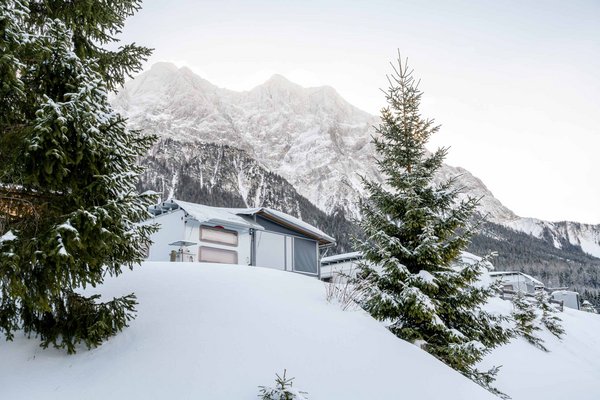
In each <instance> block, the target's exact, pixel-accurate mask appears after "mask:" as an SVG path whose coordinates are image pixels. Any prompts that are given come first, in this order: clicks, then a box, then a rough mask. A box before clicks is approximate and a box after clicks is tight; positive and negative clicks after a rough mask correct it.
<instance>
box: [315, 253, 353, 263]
mask: <svg viewBox="0 0 600 400" xmlns="http://www.w3.org/2000/svg"><path fill="white" fill-rule="evenodd" d="M359 258H362V253H361V252H360V251H354V252H352V253H343V254H335V255H333V256H329V257H323V258H321V263H322V264H323V263H336V262H342V261H350V260H356V259H359Z"/></svg>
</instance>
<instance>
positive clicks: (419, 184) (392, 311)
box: [357, 59, 510, 394]
mask: <svg viewBox="0 0 600 400" xmlns="http://www.w3.org/2000/svg"><path fill="white" fill-rule="evenodd" d="M388 80H389V89H388V90H387V91H386V92H385V93H386V100H387V103H388V106H387V107H386V108H384V109H383V110H382V114H381V123H380V125H379V127H378V128H377V134H376V136H375V137H374V139H373V143H374V145H375V148H376V150H377V153H378V159H377V165H378V167H379V170H380V171H381V172H382V174H383V175H384V176H385V184H386V185H385V186H384V185H383V184H380V183H378V182H373V181H368V180H364V185H365V188H366V191H367V193H368V197H367V198H366V199H365V200H363V201H362V203H361V210H362V220H361V222H360V224H361V227H362V229H363V230H364V232H365V236H366V238H367V239H366V240H363V241H360V240H358V243H357V247H358V248H359V250H360V251H362V253H363V254H364V262H363V263H362V264H361V265H360V267H359V273H358V278H357V279H358V281H359V282H358V283H360V284H362V285H364V286H366V288H367V289H366V293H365V299H364V301H363V303H362V306H363V308H364V309H365V310H367V311H368V312H369V313H370V314H371V315H372V316H373V317H375V318H376V319H378V320H381V321H384V322H385V323H386V324H387V326H388V328H389V330H390V331H391V332H392V333H394V334H395V335H396V336H398V337H399V338H402V339H404V340H407V341H409V342H412V343H415V344H418V345H420V346H421V347H422V348H423V349H425V350H426V351H428V352H429V353H431V354H432V355H434V356H435V357H437V358H438V359H440V360H442V361H443V362H444V363H446V364H447V365H449V366H451V367H452V368H454V369H456V370H458V371H460V372H461V373H462V374H464V375H465V376H467V377H469V378H471V379H473V380H474V381H476V382H477V383H479V384H480V385H482V386H484V387H486V388H487V389H488V390H490V391H493V392H494V393H497V394H500V393H499V392H498V391H497V390H496V389H493V388H492V387H491V385H490V383H491V382H492V381H493V375H494V373H495V372H496V370H497V369H492V370H490V371H485V372H482V371H478V370H476V369H475V367H474V366H475V364H476V363H477V362H478V361H480V360H481V359H482V357H483V356H484V355H485V354H486V353H488V352H489V351H490V350H491V349H493V348H494V347H496V346H498V345H500V344H502V343H506V342H507V341H508V339H509V338H510V332H509V331H508V330H506V329H504V328H503V327H502V325H501V323H502V318H501V317H498V316H495V315H492V314H490V313H488V312H486V311H485V310H483V309H482V306H483V305H484V304H485V303H486V300H487V299H488V298H489V297H490V296H491V295H493V289H492V288H490V287H486V286H484V285H480V284H479V283H478V280H479V278H480V275H481V274H482V272H483V270H484V269H485V268H486V264H487V262H488V261H487V258H484V259H483V260H481V261H480V262H477V263H474V264H473V263H471V264H470V263H465V262H463V261H462V260H461V257H460V256H461V251H463V250H465V249H466V247H467V245H468V244H469V240H470V238H471V236H472V234H473V233H474V229H475V227H474V226H473V225H472V224H471V220H472V218H473V212H474V210H475V208H476V206H477V204H478V201H477V200H476V199H474V198H470V197H467V198H465V199H463V200H460V199H459V196H460V194H461V191H460V188H457V187H455V185H454V182H455V180H454V179H451V180H449V181H446V182H443V183H441V184H436V183H434V174H435V173H436V171H437V170H438V169H439V168H440V167H441V166H442V162H443V160H444V157H445V156H446V152H447V150H446V149H439V150H437V151H436V152H434V153H432V154H430V153H429V152H428V151H427V150H426V148H425V144H426V143H427V141H428V139H429V137H430V136H431V135H432V134H434V133H435V132H437V131H438V129H439V128H438V126H436V125H435V124H434V122H433V121H432V120H426V119H423V118H422V117H421V115H420V113H419V103H420V101H421V95H422V93H421V91H420V90H419V88H418V84H417V82H415V80H414V78H413V71H412V70H411V69H409V67H408V64H407V63H406V62H405V63H403V62H402V61H401V60H400V59H399V60H398V65H397V67H395V66H394V73H393V74H392V75H391V76H389V77H388ZM388 188H389V189H388Z"/></svg>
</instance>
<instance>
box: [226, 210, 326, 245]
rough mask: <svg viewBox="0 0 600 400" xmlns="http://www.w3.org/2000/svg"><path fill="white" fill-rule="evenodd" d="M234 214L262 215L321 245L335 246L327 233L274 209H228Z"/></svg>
mask: <svg viewBox="0 0 600 400" xmlns="http://www.w3.org/2000/svg"><path fill="white" fill-rule="evenodd" d="M228 210H229V211H231V212H232V213H235V214H237V215H248V216H254V215H260V216H261V217H263V218H265V219H268V220H271V221H273V222H275V223H277V224H279V225H283V226H285V227H286V228H289V229H291V230H294V231H296V232H300V233H302V234H304V235H306V236H308V237H311V238H313V239H316V240H317V241H318V242H319V244H334V243H335V239H334V238H333V237H331V236H329V235H327V234H326V233H325V232H323V231H322V230H320V229H319V228H316V227H314V226H313V225H311V224H309V223H307V222H304V221H302V220H301V219H299V218H296V217H292V216H291V215H289V214H286V213H283V212H281V211H277V210H273V209H272V208H267V207H256V208H230V209H228Z"/></svg>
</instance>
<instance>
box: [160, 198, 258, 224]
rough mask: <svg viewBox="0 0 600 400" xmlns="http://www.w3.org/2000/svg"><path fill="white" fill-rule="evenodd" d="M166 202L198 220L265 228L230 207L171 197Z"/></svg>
mask: <svg viewBox="0 0 600 400" xmlns="http://www.w3.org/2000/svg"><path fill="white" fill-rule="evenodd" d="M164 203H166V205H167V206H168V205H169V203H170V204H176V205H177V206H179V207H180V208H182V209H183V210H184V211H185V212H187V213H188V214H189V215H191V216H192V217H193V218H194V219H195V220H197V221H198V222H210V223H215V224H223V225H233V226H237V227H242V228H249V229H250V228H251V229H257V230H264V228H263V227H262V226H260V225H259V224H257V223H256V222H254V221H253V220H252V219H250V218H244V217H243V216H241V215H237V214H235V213H232V212H231V211H230V209H228V208H221V207H211V206H205V205H203V204H196V203H188V202H187V201H181V200H177V199H170V200H168V201H166V202H164Z"/></svg>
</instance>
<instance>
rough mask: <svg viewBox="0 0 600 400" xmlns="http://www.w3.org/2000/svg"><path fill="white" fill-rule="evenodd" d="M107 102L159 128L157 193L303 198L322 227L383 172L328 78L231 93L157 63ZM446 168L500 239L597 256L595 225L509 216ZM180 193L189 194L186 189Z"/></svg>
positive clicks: (353, 205)
mask: <svg viewBox="0 0 600 400" xmlns="http://www.w3.org/2000/svg"><path fill="white" fill-rule="evenodd" d="M112 103H113V105H114V107H115V108H116V109H117V110H118V111H119V112H121V113H122V114H123V115H125V116H126V117H128V118H129V124H130V127H131V128H134V129H142V130H144V132H147V133H153V134H156V135H158V136H159V142H158V143H157V145H156V146H155V147H154V149H153V150H152V151H151V153H150V154H149V156H148V158H147V159H146V160H144V161H143V162H144V163H146V164H147V165H148V166H149V170H148V172H147V173H146V175H145V176H144V177H143V182H144V185H145V186H146V187H148V188H152V189H154V190H158V191H161V192H163V195H164V196H168V195H174V194H176V195H178V196H181V195H184V196H187V197H188V199H190V200H194V199H195V200H196V201H198V199H203V200H204V201H207V199H208V200H210V198H209V197H210V196H212V202H213V203H223V204H231V203H235V204H236V205H247V206H258V205H270V206H276V207H279V208H281V209H283V210H284V211H287V212H291V213H293V214H295V215H298V216H301V217H305V218H306V216H303V215H301V214H302V212H303V211H304V212H305V213H307V211H306V210H307V208H306V207H307V204H306V200H307V201H308V202H309V203H310V204H312V205H314V206H315V209H314V210H312V211H310V214H311V218H307V219H313V220H314V221H320V222H321V225H323V223H324V221H325V219H326V218H327V217H326V216H333V215H336V216H337V217H338V220H339V219H340V218H342V219H345V220H352V219H355V218H358V216H359V215H358V206H357V205H358V200H359V199H360V198H361V196H362V195H363V189H362V181H361V179H362V178H361V177H364V178H366V179H369V180H375V181H379V182H381V181H382V180H383V178H382V176H381V175H380V173H379V171H378V170H377V168H376V166H375V162H374V161H375V157H376V154H375V151H374V147H373V146H372V144H371V137H372V136H373V135H374V134H375V128H374V127H375V126H376V125H377V124H378V123H379V118H378V117H376V116H373V115H371V114H369V113H367V112H364V111H362V110H360V109H358V108H356V107H354V106H353V105H351V104H350V103H348V102H347V101H345V100H344V99H343V98H342V97H341V96H340V95H339V94H338V93H337V92H336V91H335V89H333V88H332V87H329V86H321V87H311V88H304V87H302V86H300V85H297V84H295V83H293V82H290V81H289V80H287V79H286V78H285V77H283V76H281V75H274V76H272V77H271V78H270V79H268V80H267V81H266V82H264V83H263V84H261V85H258V86H256V87H255V88H253V89H251V90H248V91H242V92H236V91H232V90H228V89H223V88H219V87H217V86H215V85H213V84H212V83H210V82H208V81H207V80H205V79H203V78H201V77H200V76H198V75H196V74H195V73H194V72H192V71H191V70H190V69H189V68H186V67H183V68H178V67H176V66H175V65H174V64H171V63H157V64H155V65H154V66H152V68H151V69H150V70H148V71H146V72H144V73H142V74H140V75H139V76H137V77H136V78H135V79H133V80H131V81H129V82H127V83H126V84H125V86H124V87H123V88H122V90H121V91H120V92H119V93H117V94H116V95H115V96H114V97H113V98H112ZM454 176H458V181H457V183H458V184H459V185H461V186H463V187H464V188H465V193H467V194H469V195H471V196H475V197H479V198H481V204H480V209H479V212H480V213H481V214H482V215H484V216H486V218H487V220H488V225H487V229H484V232H488V233H487V238H488V239H489V238H492V239H494V240H496V241H498V242H502V241H505V242H506V241H507V240H508V241H509V242H510V240H513V239H507V238H506V236H507V235H508V236H514V235H513V232H514V233H523V234H525V235H526V236H528V237H529V238H531V239H532V240H537V241H538V242H540V243H543V244H544V245H545V246H547V247H548V249H547V250H544V251H542V253H546V254H547V255H548V254H550V253H553V250H550V248H552V249H554V250H558V253H557V254H559V256H558V258H559V259H561V260H563V261H564V262H565V263H567V265H568V263H569V262H570V261H572V260H573V259H579V257H583V259H585V263H587V264H590V265H594V263H596V261H598V263H596V264H599V263H600V260H598V259H597V258H595V257H600V225H591V224H583V223H577V222H567V221H563V222H549V221H543V220H539V219H536V218H525V217H520V216H517V215H516V214H515V213H514V212H512V211H511V210H509V209H508V208H507V207H505V206H504V205H503V204H502V203H501V202H500V201H499V200H498V199H496V198H495V197H494V196H493V194H492V193H491V192H490V191H489V190H488V189H487V187H486V186H485V184H484V183H483V182H482V181H481V180H480V179H478V178H477V177H475V176H474V175H473V174H471V173H470V172H469V171H467V170H465V169H463V168H460V167H452V166H449V165H445V166H444V167H443V168H442V169H441V171H440V172H439V174H438V177H437V178H436V179H438V180H440V181H441V180H443V179H446V178H449V177H454ZM275 177H277V178H275ZM184 181H185V182H184ZM283 182H285V183H283ZM288 184H289V187H288V186H286V185H288ZM144 185H143V186H144ZM283 187H285V188H286V189H281V188H283ZM192 188H195V189H192ZM202 190H204V193H203V194H202V193H200V191H202ZM282 190H283V192H281V191H282ZM186 191H188V192H189V191H196V192H198V193H196V195H194V196H190V193H187V194H186ZM277 191H279V192H280V193H278V194H276V192H277ZM284 192H285V193H286V194H285V195H283V196H280V195H282V193H284ZM216 193H219V194H218V195H216ZM294 193H295V194H294ZM207 196H209V197H207ZM215 196H216V197H215ZM190 197H193V199H192V198H190ZM217 197H218V198H219V199H217ZM226 198H227V200H225V199H226ZM302 199H304V200H302ZM540 201H541V199H540ZM301 203H302V204H304V206H300V204H301ZM216 205H218V204H216ZM320 212H321V213H323V214H322V215H321V216H320V217H319V218H316V217H315V216H316V215H317V214H318V213H320ZM324 216H325V217H324ZM340 216H341V217H340ZM315 218H316V219H315ZM324 218H325V219H324ZM338 222H339V221H338ZM329 223H332V222H331V221H329ZM492 232H495V233H492ZM498 232H505V233H503V234H499V233H498ZM506 232H511V233H510V234H508V233H506ZM494 235H496V236H498V235H500V236H502V237H496V238H494ZM484 242H485V241H480V243H482V245H483V243H484ZM488 244H489V243H488ZM347 247H349V245H347V246H344V249H346V248H347ZM513 247H514V246H513ZM542 247H543V246H542ZM511 249H512V248H511ZM508 251H515V250H514V249H513V250H508ZM561 252H562V253H561ZM563 253H564V254H563ZM561 254H562V255H561ZM596 267H597V265H596ZM514 268H517V266H515V267H514ZM598 268H600V267H598ZM595 273H597V271H595ZM586 286H589V285H586Z"/></svg>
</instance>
